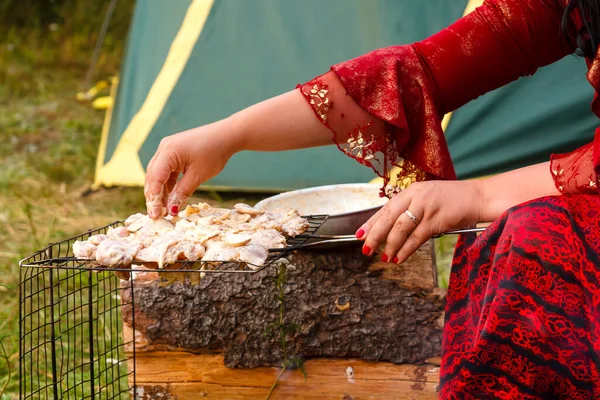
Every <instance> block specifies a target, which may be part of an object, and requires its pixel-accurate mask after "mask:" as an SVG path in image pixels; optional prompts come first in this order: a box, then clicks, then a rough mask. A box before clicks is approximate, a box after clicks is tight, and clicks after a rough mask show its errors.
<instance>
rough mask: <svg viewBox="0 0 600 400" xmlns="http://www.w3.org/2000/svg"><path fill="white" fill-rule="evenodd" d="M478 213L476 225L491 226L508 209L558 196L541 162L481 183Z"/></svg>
mask: <svg viewBox="0 0 600 400" xmlns="http://www.w3.org/2000/svg"><path fill="white" fill-rule="evenodd" d="M479 184H480V187H481V213H480V216H479V218H478V220H479V221H478V222H492V221H494V220H496V219H497V218H498V217H499V216H500V215H502V213H503V212H504V211H506V210H508V209H509V208H511V207H514V206H516V205H518V204H521V203H524V202H526V201H529V200H533V199H537V198H539V197H544V196H558V195H560V194H561V192H559V190H558V189H557V188H556V184H555V183H554V179H552V174H551V172H550V162H544V163H540V164H536V165H532V166H529V167H525V168H520V169H517V170H514V171H510V172H506V173H503V174H500V175H496V176H492V177H489V178H485V179H481V180H480V182H479Z"/></svg>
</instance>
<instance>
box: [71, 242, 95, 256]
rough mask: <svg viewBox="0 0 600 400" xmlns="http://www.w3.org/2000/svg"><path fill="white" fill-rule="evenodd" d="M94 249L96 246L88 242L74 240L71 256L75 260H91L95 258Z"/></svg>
mask: <svg viewBox="0 0 600 400" xmlns="http://www.w3.org/2000/svg"><path fill="white" fill-rule="evenodd" d="M96 249H97V247H96V245H95V244H93V243H91V242H89V241H87V242H82V241H79V240H76V241H75V243H73V255H74V256H75V257H77V258H83V259H92V260H93V259H95V258H96Z"/></svg>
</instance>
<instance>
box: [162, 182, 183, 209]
mask: <svg viewBox="0 0 600 400" xmlns="http://www.w3.org/2000/svg"><path fill="white" fill-rule="evenodd" d="M178 177H179V172H171V175H170V176H169V179H167V182H165V185H164V188H165V190H163V197H162V204H163V206H164V207H167V203H168V201H169V194H171V192H172V191H173V188H174V187H175V185H176V184H177V178H178ZM179 211H180V210H177V212H179ZM177 212H176V213H177ZM176 213H175V214H176Z"/></svg>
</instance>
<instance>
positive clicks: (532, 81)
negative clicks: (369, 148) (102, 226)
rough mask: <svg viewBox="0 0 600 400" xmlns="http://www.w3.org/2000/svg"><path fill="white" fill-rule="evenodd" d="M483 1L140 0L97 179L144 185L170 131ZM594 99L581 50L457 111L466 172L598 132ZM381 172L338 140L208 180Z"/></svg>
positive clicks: (453, 123)
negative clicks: (348, 153)
mask: <svg viewBox="0 0 600 400" xmlns="http://www.w3.org/2000/svg"><path fill="white" fill-rule="evenodd" d="M480 2H481V1H480V0H470V1H467V0H457V1H452V2H449V1H447V0H428V1H426V2H425V1H418V2H417V1H414V0H329V1H327V2H323V1H321V0H303V1H302V2H288V1H284V0H253V1H244V2H241V1H237V0H178V1H177V2H154V1H149V0H140V1H138V2H137V4H136V10H135V14H134V18H133V21H132V28H131V32H130V36H129V39H128V44H127V50H126V56H125V60H124V64H123V67H122V70H121V74H120V79H119V87H118V90H117V93H116V98H115V101H114V109H113V110H112V115H111V118H107V120H108V121H107V127H105V128H106V129H105V134H104V135H103V140H102V143H101V148H100V150H99V152H98V163H97V171H96V182H95V184H96V185H105V186H112V185H129V186H138V185H143V180H144V169H145V167H146V166H147V164H148V162H149V160H150V158H151V157H152V155H153V154H154V152H155V151H156V148H157V146H158V144H159V142H160V140H161V139H162V138H163V137H165V136H167V135H170V134H173V133H176V132H179V131H182V130H185V129H189V128H192V127H195V126H199V125H203V124H207V123H210V122H213V121H215V120H218V119H221V118H224V117H227V116H228V115H231V114H232V113H234V112H236V111H239V110H240V109H242V108H244V107H247V106H249V105H251V104H253V103H256V102H258V101H261V100H263V99H266V98H269V97H272V96H275V95H277V94H280V93H282V92H285V91H288V90H291V89H292V88H294V87H295V86H296V84H297V83H300V82H304V81H307V80H309V79H310V78H312V77H314V76H316V75H318V74H321V73H323V72H325V71H326V70H327V69H328V66H329V65H332V64H335V63H337V62H340V61H343V60H347V59H350V58H353V57H356V56H358V55H360V54H364V53H367V52H369V51H371V50H374V49H377V48H380V47H384V46H388V45H393V44H403V43H411V42H414V41H418V40H420V39H423V38H425V37H427V36H429V35H431V34H433V33H435V32H437V31H439V30H440V29H442V28H444V27H445V26H448V25H449V24H451V23H452V22H453V21H455V20H456V19H457V18H459V17H460V16H462V15H463V13H464V12H465V10H467V11H470V10H472V9H473V8H474V6H475V5H477V3H480ZM349 21H352V23H349ZM591 99H592V89H591V88H590V87H589V84H587V82H586V80H585V62H584V60H583V59H579V58H575V57H572V56H570V57H566V58H565V59H564V60H561V61H560V62H558V63H556V64H555V65H552V66H549V67H545V68H543V69H541V70H540V71H539V72H538V73H537V74H536V75H535V76H534V77H530V78H525V79H520V80H518V81H517V82H514V83H512V84H510V85H508V86H506V87H504V88H501V89H498V90H496V91H494V92H491V93H489V94H487V95H485V96H482V97H481V98H479V99H477V100H475V101H473V102H471V103H469V104H468V105H466V106H465V107H463V108H461V109H460V110H458V111H456V112H454V113H453V115H452V118H451V119H449V118H446V122H448V121H449V126H448V128H447V130H446V134H447V138H448V144H449V147H450V151H451V154H452V156H453V160H454V161H455V166H456V170H457V173H458V174H459V176H460V177H473V176H479V175H481V174H489V173H494V172H499V171H503V170H507V169H512V168H515V167H518V166H521V165H527V164H531V163H534V162H539V161H544V160H547V159H548V157H549V153H550V152H551V151H554V152H561V151H568V150H571V149H573V148H575V147H576V146H577V145H579V144H581V143H583V142H585V141H589V140H591V137H592V135H593V130H594V127H595V125H596V124H597V122H596V118H595V117H594V115H593V114H592V113H591V111H590V107H589V103H590V101H591ZM372 178H373V173H372V171H371V170H370V169H368V168H365V167H363V166H361V165H359V164H358V163H356V162H354V161H353V160H351V159H350V158H348V157H346V156H345V155H344V154H343V153H341V152H340V151H339V150H337V148H335V147H334V146H328V147H322V148H314V149H306V150H298V151H287V152H280V153H259V152H242V153H240V154H237V155H235V156H234V157H233V158H232V159H231V160H230V162H229V163H228V165H227V167H226V168H225V170H224V171H223V172H222V173H221V174H220V175H219V176H217V177H215V178H213V179H212V180H211V181H209V182H207V183H206V184H205V185H203V186H204V187H205V188H215V189H222V190H250V191H273V192H274V191H283V190H292V189H298V188H304V187H309V186H318V185H326V184H335V183H350V182H365V181H369V180H371V179H372Z"/></svg>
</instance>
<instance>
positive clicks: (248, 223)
mask: <svg viewBox="0 0 600 400" xmlns="http://www.w3.org/2000/svg"><path fill="white" fill-rule="evenodd" d="M307 228H308V223H307V221H306V220H304V219H303V218H301V217H300V216H299V214H298V212H297V211H295V210H277V211H274V212H266V211H263V210H258V209H256V208H253V207H250V206H248V205H246V204H241V203H240V204H236V205H235V206H234V208H233V210H230V209H225V208H217V207H210V206H209V205H208V204H206V203H200V204H196V205H190V206H187V207H186V208H185V210H183V211H182V212H180V213H179V214H178V215H177V216H175V217H172V216H168V217H165V218H159V219H157V220H153V219H151V218H149V217H148V216H147V215H143V214H139V213H138V214H134V215H132V216H130V217H129V218H127V219H126V220H125V223H124V226H122V227H117V228H112V229H109V231H108V232H107V234H106V235H94V236H92V237H90V238H89V239H88V240H87V241H85V242H75V244H74V245H73V254H74V255H75V256H76V257H80V258H92V259H93V258H95V259H96V260H97V262H98V263H99V264H101V265H106V266H117V265H119V266H121V265H129V264H130V263H131V262H132V261H139V262H147V263H156V264H157V265H158V266H159V268H162V267H163V266H165V265H168V264H173V263H178V262H181V261H185V260H189V261H198V260H202V261H242V262H246V263H249V264H253V265H256V266H261V265H263V264H264V262H265V260H266V259H267V257H268V250H269V249H272V248H282V247H285V244H286V241H285V236H284V235H288V236H295V235H297V234H299V233H302V232H304V231H305V230H306V229H307Z"/></svg>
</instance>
